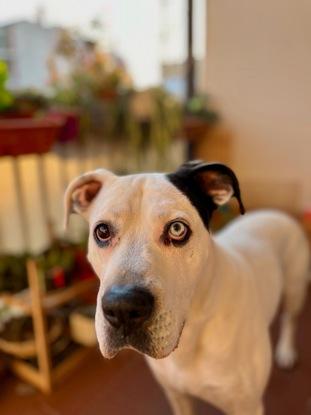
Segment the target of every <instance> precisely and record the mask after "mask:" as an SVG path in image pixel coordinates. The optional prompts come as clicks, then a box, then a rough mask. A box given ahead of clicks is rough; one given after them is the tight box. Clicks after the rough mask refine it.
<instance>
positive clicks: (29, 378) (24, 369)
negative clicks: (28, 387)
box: [10, 359, 46, 392]
mask: <svg viewBox="0 0 311 415" xmlns="http://www.w3.org/2000/svg"><path fill="white" fill-rule="evenodd" d="M10 368H11V370H12V372H13V373H15V374H16V375H17V376H19V377H20V378H21V379H23V380H25V381H26V382H30V383H31V384H32V385H34V386H36V387H37V388H38V389H40V390H42V391H43V392H46V390H45V389H46V388H45V383H44V379H43V377H42V375H41V373H40V372H39V370H38V369H35V368H34V367H33V366H31V365H30V364H29V363H25V362H23V361H22V360H17V359H15V360H12V361H11V363H10Z"/></svg>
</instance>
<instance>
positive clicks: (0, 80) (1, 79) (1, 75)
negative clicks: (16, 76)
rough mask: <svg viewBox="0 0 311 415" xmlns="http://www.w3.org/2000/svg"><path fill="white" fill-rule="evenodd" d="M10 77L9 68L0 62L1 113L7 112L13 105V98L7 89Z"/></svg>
mask: <svg viewBox="0 0 311 415" xmlns="http://www.w3.org/2000/svg"><path fill="white" fill-rule="evenodd" d="M8 76H9V73H8V67H7V65H6V63H5V62H3V61H1V60H0V111H3V110H6V109H7V108H9V107H10V106H11V105H12V103H13V97H12V95H11V94H10V92H9V91H8V90H7V89H6V82H7V80H8Z"/></svg>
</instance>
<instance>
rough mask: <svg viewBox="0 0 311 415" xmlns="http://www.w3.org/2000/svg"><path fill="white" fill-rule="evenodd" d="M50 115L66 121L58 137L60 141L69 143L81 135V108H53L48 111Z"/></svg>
mask: <svg viewBox="0 0 311 415" xmlns="http://www.w3.org/2000/svg"><path fill="white" fill-rule="evenodd" d="M48 117H49V118H50V119H54V120H60V121H62V122H63V123H64V124H63V127H62V129H61V131H60V134H59V137H58V139H57V141H58V142H60V143H68V142H70V141H74V140H76V139H77V138H78V137H79V132H80V119H81V114H80V112H79V110H75V109H62V108H53V109H52V110H50V111H49V112H48Z"/></svg>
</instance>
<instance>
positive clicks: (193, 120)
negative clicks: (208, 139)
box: [181, 116, 210, 142]
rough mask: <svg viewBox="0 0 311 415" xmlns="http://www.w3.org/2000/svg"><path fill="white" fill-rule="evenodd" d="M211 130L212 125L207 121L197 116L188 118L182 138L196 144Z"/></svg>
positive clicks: (185, 120) (183, 128) (186, 118)
mask: <svg viewBox="0 0 311 415" xmlns="http://www.w3.org/2000/svg"><path fill="white" fill-rule="evenodd" d="M209 128H210V123H209V122H207V121H206V120H203V119H202V118H200V117H196V116H186V117H185V119H184V122H183V126H182V135H181V137H182V138H184V139H186V140H188V141H190V142H196V141H199V140H202V139H204V137H205V136H206V134H207V132H208V130H209Z"/></svg>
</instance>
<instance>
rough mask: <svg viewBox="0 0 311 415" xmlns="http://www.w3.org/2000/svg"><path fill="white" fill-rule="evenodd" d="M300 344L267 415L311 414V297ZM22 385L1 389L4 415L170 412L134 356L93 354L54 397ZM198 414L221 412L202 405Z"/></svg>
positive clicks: (276, 382) (274, 388)
mask: <svg viewBox="0 0 311 415" xmlns="http://www.w3.org/2000/svg"><path fill="white" fill-rule="evenodd" d="M274 331H275V330H274ZM298 344H299V350H300V364H299V366H298V367H297V368H296V369H295V370H294V371H292V372H284V371H280V370H278V369H276V368H275V369H274V371H273V374H272V377H271V381H270V384H269V388H268V391H267V396H266V407H267V415H310V414H311V293H309V297H308V303H307V306H306V307H305V310H304V312H303V315H302V318H301V320H300V326H299V333H298ZM17 386H18V384H17V383H16V381H15V380H14V379H9V380H8V381H6V382H5V383H3V384H1V385H0V414H1V415H169V414H170V410H169V407H168V405H167V403H166V400H165V398H164V395H163V394H162V391H161V389H160V388H159V386H158V385H157V384H156V382H155V381H154V380H153V378H152V376H151V374H150V372H149V370H148V368H147V366H146V364H145V362H144V359H143V358H142V357H141V356H140V355H138V354H136V353H133V352H124V353H122V354H121V355H120V356H119V357H118V358H116V359H114V360H112V361H105V360H104V359H102V358H101V357H100V356H99V354H98V353H97V352H94V353H92V354H91V355H90V358H89V359H88V360H87V361H86V362H85V363H84V365H83V366H81V367H80V368H79V370H76V371H75V372H74V373H73V374H72V375H71V376H70V377H69V378H68V379H67V380H66V381H64V382H63V383H62V384H61V385H60V386H58V387H57V388H56V390H55V392H53V394H52V395H51V396H49V397H45V396H43V395H41V394H40V393H31V394H24V395H21V394H20V392H19V393H17V392H18V390H20V388H19V387H17ZM197 414H198V415H216V414H219V412H217V411H216V410H213V409H211V408H209V407H208V406H207V405H205V404H203V403H198V411H197Z"/></svg>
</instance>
